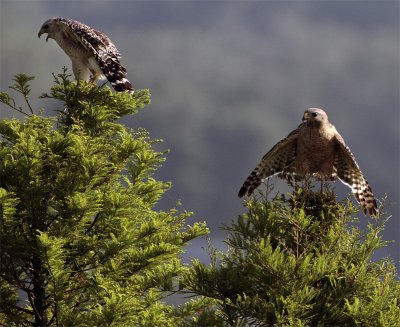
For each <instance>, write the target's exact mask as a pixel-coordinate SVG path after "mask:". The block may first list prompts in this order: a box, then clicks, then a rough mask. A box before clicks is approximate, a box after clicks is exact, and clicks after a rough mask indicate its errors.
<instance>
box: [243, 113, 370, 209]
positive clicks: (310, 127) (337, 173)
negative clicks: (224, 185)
mask: <svg viewBox="0 0 400 327" xmlns="http://www.w3.org/2000/svg"><path fill="white" fill-rule="evenodd" d="M275 174H279V175H278V176H279V177H281V178H286V179H288V178H290V177H291V176H293V177H294V178H295V179H297V180H299V179H304V178H305V177H308V176H313V177H315V178H317V179H319V180H321V181H326V180H328V181H332V180H336V179H337V178H339V179H340V180H341V181H342V182H343V183H344V184H346V185H348V186H350V187H351V189H352V191H353V194H354V196H355V198H356V199H357V201H358V202H359V203H360V204H361V206H362V208H363V210H364V213H366V212H367V211H368V213H369V214H370V215H376V214H377V205H376V201H375V198H374V195H373V193H372V190H371V187H370V186H369V184H368V182H367V180H366V179H365V178H364V176H363V174H362V172H361V170H360V168H359V167H358V164H357V162H356V160H355V158H354V156H353V154H352V153H351V151H350V149H349V148H348V147H347V146H346V144H345V143H344V140H343V138H342V136H341V135H340V134H339V133H338V131H337V130H336V128H335V126H333V125H332V124H331V123H329V121H328V116H327V114H326V113H325V111H323V110H322V109H317V108H311V109H308V110H306V111H305V112H304V115H303V123H301V124H300V125H299V127H297V129H295V130H294V131H293V132H291V133H290V134H289V135H288V136H287V137H286V138H285V139H283V140H281V141H280V142H278V143H277V144H276V145H275V146H274V147H273V148H272V149H271V150H270V151H269V152H268V153H267V154H266V155H265V156H264V157H263V158H262V160H261V162H260V163H259V164H258V166H257V167H256V168H255V169H254V170H253V172H252V173H251V174H250V176H249V177H247V179H246V181H245V182H244V184H243V186H242V188H241V189H240V191H239V197H242V196H244V195H251V194H252V193H253V191H254V190H255V189H256V188H257V187H258V186H259V185H260V184H261V182H262V181H263V180H264V179H266V178H268V177H270V176H272V175H275Z"/></svg>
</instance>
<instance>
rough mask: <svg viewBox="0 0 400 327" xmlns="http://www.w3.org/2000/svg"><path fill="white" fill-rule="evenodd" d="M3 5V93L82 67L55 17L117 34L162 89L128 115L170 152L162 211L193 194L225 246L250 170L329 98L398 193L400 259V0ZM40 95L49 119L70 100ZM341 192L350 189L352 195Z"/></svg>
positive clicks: (359, 149)
mask: <svg viewBox="0 0 400 327" xmlns="http://www.w3.org/2000/svg"><path fill="white" fill-rule="evenodd" d="M0 10H1V16H0V18H1V23H0V29H1V34H0V37H1V38H0V41H1V42H0V57H1V68H0V69H1V71H0V72H1V80H0V86H1V89H2V90H6V89H7V86H8V85H9V84H10V80H11V78H12V76H13V75H14V74H16V73H26V74H30V75H34V76H36V80H35V82H34V83H33V85H32V89H33V94H32V97H33V98H34V97H35V96H38V95H40V94H41V93H42V92H43V91H45V90H47V89H48V88H49V87H50V85H51V82H52V75H51V73H52V72H57V73H58V72H60V71H61V68H62V67H63V66H67V67H70V62H69V59H68V58H67V56H66V55H65V54H64V53H63V52H62V51H61V50H60V49H59V47H58V46H57V45H56V43H55V42H54V41H53V40H49V42H47V43H46V42H45V40H44V38H43V37H42V39H38V38H37V32H38V30H39V28H40V26H41V24H42V23H43V22H44V21H45V20H46V19H48V18H50V17H54V16H61V17H69V18H73V19H76V20H79V21H82V22H84V23H86V24H88V25H90V26H92V27H95V28H97V29H99V30H102V31H103V32H106V34H107V35H108V36H110V37H111V39H112V40H113V41H114V43H115V44H116V45H117V47H118V48H119V50H120V52H121V53H122V56H123V63H124V64H125V66H126V68H127V70H128V78H129V79H130V80H131V82H132V83H133V84H134V85H135V86H136V87H137V88H149V89H150V90H151V93H152V104H151V105H150V106H149V107H148V108H146V109H145V110H143V111H141V112H140V113H139V114H138V115H137V116H135V117H128V118H126V119H124V121H123V122H124V123H125V124H127V125H129V126H132V127H137V126H143V127H145V128H146V129H147V130H148V131H149V132H150V133H151V136H152V137H153V138H162V139H164V143H163V144H162V145H159V146H158V149H160V150H166V149H169V150H170V153H169V154H168V155H167V162H166V163H165V165H164V166H163V167H162V168H161V169H160V170H159V171H158V172H157V175H156V176H157V178H159V179H162V180H165V181H171V182H172V184H173V188H172V189H171V191H169V192H168V193H167V194H166V196H165V197H164V199H163V200H162V201H161V203H160V208H165V209H167V208H169V207H171V206H172V205H174V204H175V202H176V201H177V199H181V200H182V203H183V208H185V209H186V210H189V211H194V213H195V214H194V216H193V218H192V219H191V222H193V221H195V220H201V221H202V220H206V221H207V223H208V225H209V227H210V228H211V230H212V235H211V237H212V241H213V242H214V243H215V244H218V245H220V242H221V240H222V239H224V238H225V236H226V234H225V232H224V231H221V230H219V227H220V226H221V225H222V224H223V223H225V224H227V223H229V222H230V221H232V220H235V219H236V217H237V215H238V214H239V213H241V212H243V206H242V201H241V200H240V199H238V198H237V191H238V190H239V188H240V186H241V184H242V183H243V181H244V179H245V178H246V177H247V175H248V174H249V172H250V171H251V170H252V169H253V168H254V167H255V165H256V164H257V163H258V161H259V160H260V158H261V157H262V156H263V155H264V153H265V152H267V151H268V150H269V149H270V148H271V147H272V146H273V145H274V144H275V143H276V142H277V141H279V140H280V139H282V138H283V137H285V136H286V135H287V134H288V133H289V132H290V131H291V130H293V129H294V128H295V127H297V125H298V124H299V123H300V120H301V116H302V113H303V111H304V110H305V109H306V108H309V107H322V108H324V109H325V110H326V112H327V113H328V115H329V117H330V120H331V122H332V123H333V124H335V126H336V127H337V129H338V130H339V132H340V133H341V134H342V135H343V137H344V139H345V141H346V143H347V144H348V145H349V146H350V148H351V149H352V151H353V153H354V154H355V156H356V158H357V161H358V163H359V165H360V167H361V169H362V170H363V172H364V174H365V175H366V176H367V179H368V181H369V183H370V184H371V186H372V188H373V190H374V193H375V194H376V196H377V197H378V198H382V197H384V196H385V195H387V203H388V206H387V207H386V208H385V210H386V211H387V212H388V215H393V217H392V219H391V220H390V221H389V223H388V227H387V230H386V232H385V239H387V240H392V239H395V240H397V243H395V244H393V245H391V247H390V254H391V255H392V257H394V258H396V260H397V261H398V260H399V259H400V254H399V253H400V247H399V244H398V242H399V241H400V236H399V234H400V224H399V221H400V220H399V213H400V212H399V199H400V194H399V183H400V177H399V167H400V160H399V150H400V147H399V144H400V133H399V121H400V118H399V109H400V102H399V86H400V85H399V36H400V35H399V2H398V1H35V0H26V1H22V0H13V1H5V0H0ZM34 103H35V105H36V106H37V107H38V108H39V107H46V108H47V113H48V114H49V115H50V114H53V112H52V111H51V110H54V109H56V108H57V104H56V103H50V104H49V103H48V102H46V101H43V100H34ZM0 115H1V116H2V117H8V116H10V115H13V113H12V112H10V111H8V110H7V109H5V108H3V107H2V108H1V111H0ZM272 181H273V182H274V184H275V185H276V188H275V191H276V192H278V191H283V192H286V191H287V188H286V187H285V184H284V183H282V182H278V181H277V180H276V179H273V180H272ZM335 188H336V190H337V193H338V196H339V198H345V197H346V196H347V195H348V194H349V192H350V189H349V188H347V187H346V186H344V185H343V184H340V183H336V184H335ZM360 220H362V221H363V222H364V223H365V222H367V221H368V218H366V217H364V216H362V215H360ZM204 244H205V243H204V242H203V241H199V242H195V243H194V244H193V245H192V246H191V247H190V252H189V255H191V256H195V257H196V256H199V255H200V253H202V250H201V249H200V246H203V245H204ZM382 253H387V252H385V251H383V252H382Z"/></svg>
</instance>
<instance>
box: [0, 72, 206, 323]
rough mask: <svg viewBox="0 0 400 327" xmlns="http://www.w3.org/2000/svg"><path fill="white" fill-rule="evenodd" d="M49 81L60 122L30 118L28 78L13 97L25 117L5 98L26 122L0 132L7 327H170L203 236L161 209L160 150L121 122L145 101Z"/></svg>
mask: <svg viewBox="0 0 400 327" xmlns="http://www.w3.org/2000/svg"><path fill="white" fill-rule="evenodd" d="M54 77H55V85H54V86H53V87H52V89H51V92H50V94H43V95H42V98H44V99H53V100H54V99H55V100H58V101H59V102H58V103H60V104H61V105H60V108H59V110H58V112H59V115H58V117H50V118H47V117H44V116H41V115H36V114H34V110H33V109H32V108H31V106H30V105H29V101H28V96H29V92H30V87H29V84H28V82H29V81H31V80H32V78H31V77H27V76H25V75H17V76H16V78H15V80H14V81H15V85H13V86H12V89H13V90H15V91H18V92H19V93H21V94H22V97H23V98H24V99H25V101H26V103H27V104H28V112H25V110H24V109H23V107H20V106H17V105H16V104H15V100H14V99H13V98H11V97H10V96H9V95H8V94H6V93H4V92H1V93H0V102H2V103H4V104H6V105H7V106H9V107H11V108H12V109H14V110H17V111H18V112H22V113H24V114H25V115H26V119H25V120H24V121H21V120H17V119H4V120H2V121H0V135H1V141H0V325H4V326H24V325H30V324H32V323H34V324H35V325H36V326H39V325H40V326H175V325H177V324H179V323H180V322H182V321H183V319H184V318H185V315H188V314H189V313H190V310H189V309H187V308H186V309H185V307H184V306H183V307H182V308H181V309H180V311H179V313H180V314H177V313H178V311H176V308H174V307H173V306H170V305H168V304H166V303H165V302H164V301H163V299H164V298H165V297H166V296H167V295H168V294H170V292H171V291H173V290H174V287H175V286H176V285H177V282H178V280H179V276H181V275H182V274H183V273H184V272H185V271H186V270H187V267H186V266H184V265H182V264H181V262H180V258H179V256H180V254H181V253H182V252H183V247H184V246H185V245H186V244H187V243H188V242H189V241H191V240H192V239H194V238H196V237H198V236H200V235H204V234H206V233H207V228H206V227H205V225H204V224H203V223H195V224H194V225H192V226H189V225H187V223H186V220H187V218H188V217H189V216H190V215H191V214H190V213H189V212H179V211H178V209H177V208H172V209H170V210H168V211H157V210H155V209H154V206H155V205H156V204H157V202H158V201H159V200H160V198H161V197H162V195H163V194H164V192H165V191H167V190H168V189H169V187H170V184H169V183H165V182H161V181H158V180H156V179H154V178H153V176H152V174H153V173H154V171H155V170H156V169H157V168H158V167H159V166H160V165H161V164H162V163H163V162H164V160H165V158H164V156H163V153H159V152H156V151H154V150H153V147H152V146H153V144H154V143H155V142H159V141H157V140H151V139H150V138H149V135H148V133H147V132H146V131H145V130H144V129H138V130H129V129H127V128H126V127H125V126H123V125H122V124H119V123H118V122H117V121H116V120H117V119H119V118H121V117H123V116H126V115H134V114H136V113H137V110H138V108H142V107H144V106H145V105H146V104H148V103H149V102H150V94H149V92H148V90H137V91H136V92H135V94H134V95H129V94H120V93H112V91H111V90H110V89H109V88H108V87H97V86H94V85H92V84H89V83H85V82H79V83H78V84H77V83H76V82H70V81H69V76H68V75H67V74H66V72H65V70H64V72H63V73H62V74H59V75H55V76H54ZM19 294H21V295H22V298H23V299H24V300H23V301H20V302H18V298H19Z"/></svg>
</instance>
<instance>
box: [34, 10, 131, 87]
mask: <svg viewBox="0 0 400 327" xmlns="http://www.w3.org/2000/svg"><path fill="white" fill-rule="evenodd" d="M44 33H47V38H46V41H47V40H48V39H49V38H52V39H54V40H55V41H56V42H57V44H58V45H59V46H60V47H61V49H63V50H64V52H65V53H66V54H67V55H68V57H69V58H70V59H71V61H72V71H73V73H74V76H75V79H77V80H85V81H91V82H93V83H95V82H96V81H97V80H99V79H104V78H107V80H108V81H109V82H110V84H111V85H112V87H113V88H114V89H115V91H117V92H129V93H133V92H134V88H133V86H132V84H131V83H130V82H129V81H128V80H127V79H126V69H125V68H124V66H123V65H122V64H121V62H120V59H121V55H120V53H119V51H118V49H117V48H116V46H115V45H114V43H112V42H111V40H110V39H109V38H108V37H107V35H105V34H104V33H102V32H99V31H97V30H95V29H93V28H91V27H89V26H87V25H85V24H83V23H81V22H78V21H76V20H72V19H67V18H60V17H56V18H51V19H49V20H47V21H45V22H44V23H43V25H42V27H41V28H40V31H39V33H38V36H39V37H40V36H41V35H42V34H44Z"/></svg>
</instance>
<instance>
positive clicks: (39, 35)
mask: <svg viewBox="0 0 400 327" xmlns="http://www.w3.org/2000/svg"><path fill="white" fill-rule="evenodd" d="M43 33H46V32H42V30H40V31H39V33H38V37H39V39H40V37H41V36H42V34H43ZM48 40H49V33H47V37H46V42H47V41H48Z"/></svg>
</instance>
